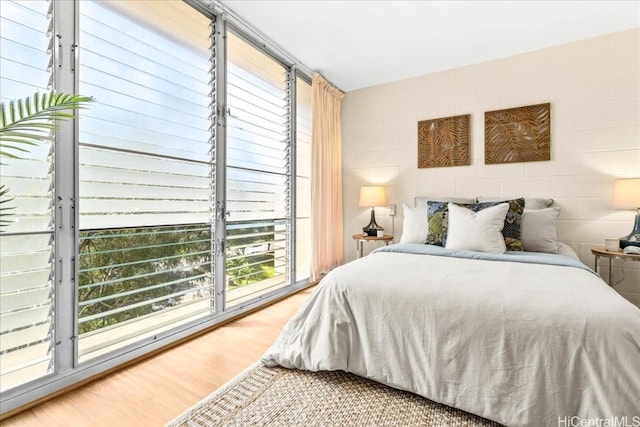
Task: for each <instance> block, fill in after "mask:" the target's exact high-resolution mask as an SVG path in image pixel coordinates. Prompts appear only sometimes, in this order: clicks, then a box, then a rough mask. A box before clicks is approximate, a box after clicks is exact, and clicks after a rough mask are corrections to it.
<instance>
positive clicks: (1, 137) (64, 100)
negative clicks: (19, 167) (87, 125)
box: [0, 91, 93, 158]
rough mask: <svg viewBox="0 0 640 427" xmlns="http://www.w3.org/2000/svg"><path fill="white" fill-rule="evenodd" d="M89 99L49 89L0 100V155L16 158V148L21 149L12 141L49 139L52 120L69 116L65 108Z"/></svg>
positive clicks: (67, 108) (77, 105)
mask: <svg viewBox="0 0 640 427" xmlns="http://www.w3.org/2000/svg"><path fill="white" fill-rule="evenodd" d="M92 99H93V98H91V97H88V96H81V95H70V94H67V93H58V92H54V91H52V92H49V93H45V94H40V93H38V92H36V93H35V94H33V96H32V97H27V98H25V99H24V100H22V99H18V100H17V101H10V102H9V104H5V103H0V152H1V153H2V154H1V155H2V156H5V157H13V158H19V153H16V152H24V149H21V148H19V147H18V146H17V145H16V144H15V143H18V144H23V145H33V144H34V143H35V142H40V141H44V140H47V139H49V138H50V133H51V131H52V130H53V129H55V120H60V119H63V120H64V119H71V118H73V117H74V116H73V114H71V113H70V112H69V110H74V109H78V108H82V104H84V103H86V102H90V101H91V100H92ZM8 143H13V144H8ZM12 152H13V154H11V153H12Z"/></svg>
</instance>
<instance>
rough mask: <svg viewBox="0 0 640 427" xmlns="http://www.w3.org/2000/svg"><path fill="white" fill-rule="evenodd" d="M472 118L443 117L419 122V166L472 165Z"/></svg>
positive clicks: (468, 115) (465, 116)
mask: <svg viewBox="0 0 640 427" xmlns="http://www.w3.org/2000/svg"><path fill="white" fill-rule="evenodd" d="M469 117H471V115H470V114H466V115H462V116H453V117H444V118H441V119H432V120H423V121H420V122H418V168H438V167H444V166H463V165H468V164H470V156H469Z"/></svg>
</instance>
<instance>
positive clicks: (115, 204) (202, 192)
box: [78, 1, 215, 361]
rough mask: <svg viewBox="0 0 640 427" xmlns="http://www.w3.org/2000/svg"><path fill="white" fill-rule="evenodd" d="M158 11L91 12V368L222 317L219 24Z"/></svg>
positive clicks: (84, 335)
mask: <svg viewBox="0 0 640 427" xmlns="http://www.w3.org/2000/svg"><path fill="white" fill-rule="evenodd" d="M158 6H159V4H158V3H156V4H153V3H150V4H148V3H144V2H123V3H113V4H110V3H101V2H97V1H82V2H80V46H81V47H82V55H81V59H80V93H88V94H91V95H92V96H94V97H95V99H96V102H95V103H93V104H92V105H91V108H88V109H86V110H83V111H82V112H81V114H80V120H79V123H80V228H81V234H80V246H79V248H80V250H79V252H80V283H79V292H78V298H79V300H78V310H79V311H78V324H79V328H78V329H79V355H80V361H83V360H86V359H87V358H90V357H95V356H97V355H100V354H103V353H105V352H108V351H111V350H113V349H114V348H118V347H122V346H125V345H126V344H130V343H132V342H135V341H138V340H140V339H141V338H144V337H146V336H151V335H153V334H156V333H158V332H159V331H160V330H163V329H165V328H167V327H175V326H176V325H177V324H180V323H185V322H188V321H191V320H193V319H194V318H197V317H199V316H200V315H207V314H209V313H210V311H211V309H212V307H213V305H212V303H211V301H210V300H211V299H212V298H213V291H212V287H213V264H214V263H213V254H212V250H211V248H212V246H211V241H212V239H213V235H212V221H213V206H214V198H213V195H212V192H211V189H212V188H213V186H214V182H213V179H214V174H213V171H214V168H215V164H214V162H213V156H212V152H213V149H214V145H213V138H212V134H211V130H210V129H211V122H210V119H209V117H210V115H211V104H212V98H211V97H210V93H211V89H212V88H211V85H210V84H209V81H210V76H209V72H210V68H211V65H210V63H209V59H210V57H211V50H210V48H209V46H210V36H211V23H210V20H209V19H208V18H206V17H205V16H204V15H202V14H200V13H198V12H197V11H195V10H194V9H193V8H191V7H190V6H188V5H187V4H186V3H183V2H181V1H167V2H162V4H161V5H160V6H161V7H158ZM175 22H180V23H182V25H181V26H180V27H179V28H178V29H176V30H174V31H172V32H171V33H168V32H167V28H171V24H172V23H175Z"/></svg>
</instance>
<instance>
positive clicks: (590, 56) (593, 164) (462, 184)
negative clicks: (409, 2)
mask: <svg viewBox="0 0 640 427" xmlns="http://www.w3.org/2000/svg"><path fill="white" fill-rule="evenodd" d="M412 49H414V50H415V54H416V55H429V54H430V51H429V47H428V46H424V49H421V48H420V46H417V47H412ZM399 66H401V65H399ZM364 72H366V71H365V70H363V73H364ZM543 102H550V103H551V161H545V162H530V163H513V164H505V165H485V164H484V112H485V111H491V110H496V109H502V108H509V107H517V106H523V105H531V104H538V103H543ZM467 113H470V114H471V157H472V161H471V162H472V164H471V165H470V166H459V167H447V168H432V169H418V168H417V122H418V121H419V120H425V119H432V118H438V117H447V116H452V115H457V114H467ZM343 132H344V133H343V144H344V145H343V162H344V223H345V242H344V244H345V257H346V260H345V261H350V260H352V259H354V258H355V243H354V242H353V240H352V238H351V236H352V234H355V233H357V232H359V231H360V230H361V229H362V227H363V226H364V225H366V224H367V223H368V222H369V209H366V208H359V207H358V192H359V188H360V186H362V185H368V184H381V185H386V186H387V188H388V195H389V203H394V204H396V205H397V207H398V209H397V211H398V215H397V216H396V217H395V227H394V228H395V237H396V241H399V239H400V236H401V234H402V221H403V217H402V206H401V205H402V203H407V204H412V203H413V198H414V197H415V196H418V195H420V196H458V197H475V196H509V197H511V196H530V197H532V196H544V197H551V198H553V199H554V200H555V206H559V207H561V209H562V213H561V216H560V222H559V224H558V234H559V239H560V240H561V241H563V242H566V243H568V244H569V245H571V247H573V249H574V250H575V251H576V252H577V253H578V254H579V255H580V258H581V259H582V261H583V262H584V263H586V264H587V265H589V266H593V264H594V260H593V256H592V255H591V251H590V249H591V248H592V247H594V246H603V245H604V239H605V237H619V236H623V235H626V234H628V233H629V232H630V231H631V228H632V224H633V218H634V212H632V211H616V210H612V209H611V208H610V197H611V193H612V189H613V181H614V179H615V178H617V177H640V29H634V30H630V31H624V32H620V33H613V34H609V35H605V36H601V37H596V38H593V39H588V40H583V41H579V42H575V43H570V44H566V45H561V46H557V47H553V48H548V49H543V50H539V51H535V52H531V53H527V54H522V55H517V56H512V57H508V58H504V59H500V60H495V61H490V62H486V63H481V64H476V65H472V66H467V67H463V68H457V69H454V70H449V71H444V72H440V73H436V74H429V75H426V76H423V77H418V78H413V79H408V80H402V81H398V82H394V83H389V84H384V85H380V86H375V87H370V88H366V89H361V90H357V91H353V92H348V93H347V94H346V97H345V99H344V101H343ZM376 212H377V215H376V217H377V220H378V223H379V224H381V225H382V226H383V227H385V229H386V230H387V231H391V230H392V218H391V217H389V216H388V212H387V209H385V208H377V209H376ZM365 245H367V246H368V250H370V249H371V248H373V247H374V244H365ZM366 252H367V249H365V253H366ZM603 267H604V266H603ZM619 267H620V262H619V261H618V262H616V268H615V269H614V281H616V280H618V279H619V278H621V276H622V271H621V270H620V268H619ZM624 269H625V274H626V278H625V279H624V280H623V281H622V282H621V283H620V284H619V285H618V286H617V287H616V289H617V290H618V291H619V292H620V293H621V294H622V295H624V296H625V297H626V298H628V299H629V300H631V301H632V302H634V303H635V304H636V305H638V306H640V262H626V264H625V266H624ZM606 274H607V270H606V268H604V269H603V275H606ZM605 277H606V276H605Z"/></svg>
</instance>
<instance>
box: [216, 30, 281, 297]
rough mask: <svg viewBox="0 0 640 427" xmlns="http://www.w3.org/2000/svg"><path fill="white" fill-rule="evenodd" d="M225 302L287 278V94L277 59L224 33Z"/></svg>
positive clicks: (254, 292) (236, 37) (260, 290)
mask: <svg viewBox="0 0 640 427" xmlns="http://www.w3.org/2000/svg"><path fill="white" fill-rule="evenodd" d="M227 58H228V61H227V104H228V106H229V110H228V116H229V118H228V121H227V211H228V218H227V229H226V231H227V248H226V254H227V301H226V302H227V305H229V306H232V305H233V304H237V303H239V302H242V301H245V300H246V299H248V298H250V297H254V296H256V295H258V294H262V293H265V292H267V291H270V290H273V289H274V288H278V287H282V286H285V285H288V284H289V274H288V273H289V253H290V240H289V227H290V219H289V218H287V213H288V210H289V206H290V205H289V198H290V194H289V193H290V182H289V180H290V177H289V174H288V172H289V144H290V141H289V137H290V135H289V128H288V123H289V116H288V111H289V108H288V106H289V99H288V90H287V89H288V73H287V71H286V69H285V67H283V66H282V65H281V64H279V63H278V62H276V61H275V60H273V59H272V58H270V57H269V56H267V55H265V54H264V53H262V52H261V51H259V50H258V49H257V48H255V47H253V46H251V45H250V44H249V43H247V42H246V41H244V40H242V39H241V38H240V37H238V36H237V35H236V34H234V33H231V32H229V33H228V34H227Z"/></svg>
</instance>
